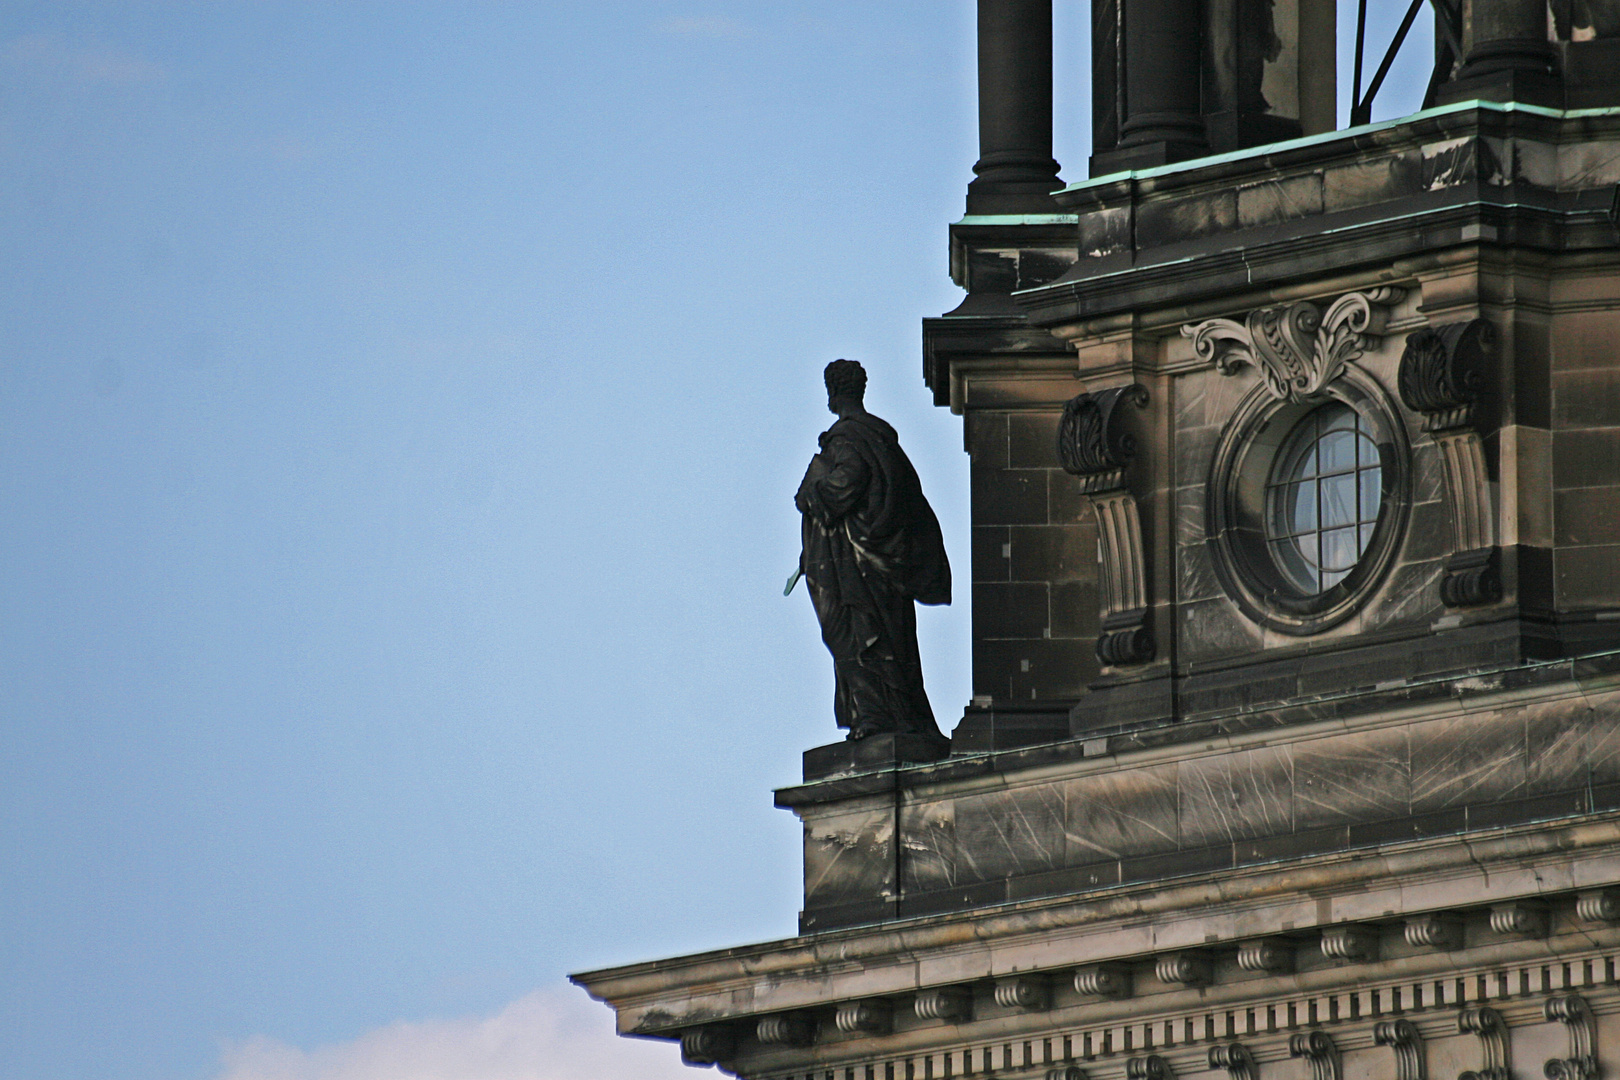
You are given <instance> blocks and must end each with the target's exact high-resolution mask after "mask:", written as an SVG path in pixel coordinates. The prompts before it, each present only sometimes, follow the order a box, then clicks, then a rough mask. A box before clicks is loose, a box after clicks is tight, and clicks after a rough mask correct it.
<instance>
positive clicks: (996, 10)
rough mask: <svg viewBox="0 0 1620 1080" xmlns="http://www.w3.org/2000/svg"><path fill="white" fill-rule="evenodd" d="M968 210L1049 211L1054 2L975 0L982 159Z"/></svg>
mask: <svg viewBox="0 0 1620 1080" xmlns="http://www.w3.org/2000/svg"><path fill="white" fill-rule="evenodd" d="M973 172H974V173H975V174H976V176H977V179H975V180H974V181H973V182H972V183H971V184H969V185H968V196H967V212H968V213H970V214H1043V213H1045V214H1049V213H1056V212H1057V210H1058V206H1057V204H1056V203H1054V202H1053V201H1052V199H1051V196H1050V194H1049V193H1050V192H1051V191H1053V190H1054V189H1056V188H1059V187H1062V186H1063V185H1062V182H1061V181H1059V180H1058V178H1057V174H1058V163H1057V162H1056V161H1054V160H1053V159H1052V0H979V161H978V164H976V165H974V166H973Z"/></svg>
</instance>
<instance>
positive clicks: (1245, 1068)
mask: <svg viewBox="0 0 1620 1080" xmlns="http://www.w3.org/2000/svg"><path fill="white" fill-rule="evenodd" d="M1209 1067H1210V1068H1212V1069H1225V1070H1226V1074H1227V1075H1228V1076H1230V1077H1231V1078H1232V1080H1260V1066H1259V1065H1257V1064H1255V1061H1254V1055H1253V1054H1251V1053H1249V1048H1248V1047H1247V1046H1244V1045H1243V1044H1242V1043H1240V1042H1230V1043H1222V1044H1220V1045H1218V1046H1212V1047H1210V1048H1209Z"/></svg>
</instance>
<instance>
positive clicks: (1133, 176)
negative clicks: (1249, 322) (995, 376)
mask: <svg viewBox="0 0 1620 1080" xmlns="http://www.w3.org/2000/svg"><path fill="white" fill-rule="evenodd" d="M1470 109H1481V110H1484V111H1486V112H1499V113H1513V112H1521V113H1529V114H1531V115H1533V116H1546V117H1550V118H1552V119H1564V120H1578V119H1583V118H1586V117H1595V116H1620V108H1617V107H1613V106H1610V107H1606V108H1601V109H1549V108H1547V107H1545V106H1542V105H1526V104H1523V103H1522V102H1517V101H1457V102H1453V103H1452V104H1450V105H1438V106H1436V107H1434V108H1432V109H1424V110H1422V111H1421V112H1415V113H1410V114H1408V115H1406V116H1401V117H1397V118H1396V119H1394V120H1380V121H1378V122H1377V123H1376V124H1361V125H1360V126H1358V127H1349V128H1340V129H1339V130H1337V131H1324V132H1323V133H1322V134H1320V135H1306V136H1304V137H1303V138H1298V139H1285V140H1283V141H1282V142H1274V143H1266V144H1265V145H1263V146H1250V147H1247V148H1245V149H1243V150H1232V151H1229V152H1228V153H1225V154H1211V155H1209V156H1208V157H1201V158H1193V159H1191V160H1189V161H1177V162H1175V163H1173V164H1170V165H1156V166H1154V167H1153V168H1151V169H1127V170H1125V171H1122V172H1116V173H1108V174H1107V175H1105V176H1093V177H1092V178H1091V179H1089V180H1080V181H1077V182H1076V183H1073V184H1069V185H1068V186H1067V187H1064V188H1060V189H1059V190H1058V191H1055V192H1053V194H1054V195H1061V194H1063V193H1064V192H1067V191H1085V190H1086V189H1087V188H1094V187H1101V186H1103V185H1105V184H1117V183H1118V182H1119V181H1121V180H1146V179H1149V178H1152V177H1159V176H1173V175H1175V174H1176V173H1179V172H1189V171H1191V170H1193V169H1202V168H1204V167H1205V166H1208V165H1219V164H1224V163H1226V162H1229V161H1243V160H1245V159H1248V158H1257V157H1263V156H1264V155H1266V154H1274V153H1276V152H1278V151H1279V150H1295V149H1299V148H1302V147H1307V146H1322V145H1325V144H1327V143H1330V142H1332V141H1333V140H1335V139H1343V138H1347V137H1351V136H1355V135H1365V134H1367V133H1368V132H1373V131H1387V130H1389V129H1390V128H1396V127H1400V126H1401V125H1402V124H1410V123H1412V122H1413V121H1414V120H1427V119H1429V118H1430V117H1435V116H1447V115H1450V114H1451V113H1460V112H1467V111H1469V110H1470Z"/></svg>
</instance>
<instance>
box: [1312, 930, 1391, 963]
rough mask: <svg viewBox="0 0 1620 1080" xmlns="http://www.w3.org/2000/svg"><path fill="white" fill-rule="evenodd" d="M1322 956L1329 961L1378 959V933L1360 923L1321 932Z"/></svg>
mask: <svg viewBox="0 0 1620 1080" xmlns="http://www.w3.org/2000/svg"><path fill="white" fill-rule="evenodd" d="M1322 955H1323V956H1326V957H1328V958H1329V959H1331V960H1376V959H1378V931H1377V930H1375V929H1374V928H1372V927H1370V926H1362V925H1361V924H1360V923H1344V924H1343V925H1340V926H1330V927H1328V928H1327V929H1326V930H1323V931H1322Z"/></svg>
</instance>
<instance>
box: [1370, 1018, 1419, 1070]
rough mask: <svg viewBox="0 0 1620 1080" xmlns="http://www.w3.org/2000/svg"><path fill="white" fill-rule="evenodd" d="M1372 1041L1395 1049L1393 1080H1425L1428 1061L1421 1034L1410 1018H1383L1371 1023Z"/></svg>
mask: <svg viewBox="0 0 1620 1080" xmlns="http://www.w3.org/2000/svg"><path fill="white" fill-rule="evenodd" d="M1373 1042H1374V1043H1376V1044H1377V1045H1379V1046H1388V1047H1390V1048H1392V1049H1393V1050H1394V1051H1395V1080H1426V1077H1427V1076H1428V1062H1427V1059H1426V1055H1425V1054H1424V1047H1423V1036H1422V1035H1421V1034H1419V1032H1418V1029H1417V1025H1415V1024H1413V1023H1412V1021H1410V1020H1385V1021H1382V1022H1380V1023H1377V1024H1374V1025H1373Z"/></svg>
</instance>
